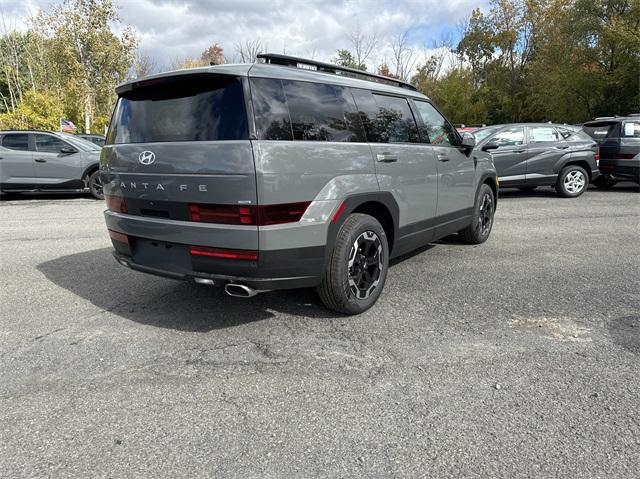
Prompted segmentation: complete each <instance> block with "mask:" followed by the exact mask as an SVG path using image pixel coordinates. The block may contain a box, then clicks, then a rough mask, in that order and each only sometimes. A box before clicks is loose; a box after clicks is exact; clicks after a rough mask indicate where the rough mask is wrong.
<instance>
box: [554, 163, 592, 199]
mask: <svg viewBox="0 0 640 479" xmlns="http://www.w3.org/2000/svg"><path fill="white" fill-rule="evenodd" d="M588 187H589V175H588V174H587V172H586V171H585V169H584V168H582V167H581V166H578V165H569V166H565V167H564V168H563V169H562V170H561V171H560V174H559V175H558V180H557V181H556V191H557V192H558V194H559V195H560V196H562V197H563V198H577V197H578V196H580V195H581V194H582V193H584V192H585V191H587V188H588Z"/></svg>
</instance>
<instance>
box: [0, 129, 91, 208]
mask: <svg viewBox="0 0 640 479" xmlns="http://www.w3.org/2000/svg"><path fill="white" fill-rule="evenodd" d="M99 161H100V147H98V146H97V145H95V144H93V143H91V142H89V141H86V140H83V139H82V138H78V137H77V136H75V135H69V134H67V133H56V132H52V131H36V130H33V131H31V130H30V131H17V130H13V131H0V190H1V191H2V192H3V193H14V192H27V191H52V190H55V191H79V190H85V189H88V190H89V191H90V192H91V194H92V195H93V196H94V197H95V198H98V199H102V198H103V196H102V180H101V177H100V173H99Z"/></svg>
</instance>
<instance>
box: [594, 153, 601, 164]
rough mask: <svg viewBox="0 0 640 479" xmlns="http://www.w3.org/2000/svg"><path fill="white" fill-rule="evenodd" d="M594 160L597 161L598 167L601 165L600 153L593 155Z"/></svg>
mask: <svg viewBox="0 0 640 479" xmlns="http://www.w3.org/2000/svg"><path fill="white" fill-rule="evenodd" d="M593 159H594V160H596V165H597V164H599V163H600V153H596V154H595V155H593Z"/></svg>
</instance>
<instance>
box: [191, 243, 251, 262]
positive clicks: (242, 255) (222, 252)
mask: <svg viewBox="0 0 640 479" xmlns="http://www.w3.org/2000/svg"><path fill="white" fill-rule="evenodd" d="M189 253H191V255H192V256H206V257H209V258H218V259H237V260H242V261H258V252H257V251H252V250H245V249H221V248H208V247H206V246H189Z"/></svg>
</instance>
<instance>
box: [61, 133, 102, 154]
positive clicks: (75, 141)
mask: <svg viewBox="0 0 640 479" xmlns="http://www.w3.org/2000/svg"><path fill="white" fill-rule="evenodd" d="M58 135H59V136H60V138H63V139H64V140H66V141H68V142H69V143H71V144H72V145H73V146H75V147H76V148H78V149H80V150H82V151H100V147H99V146H98V145H96V144H94V143H91V142H90V141H88V140H85V139H84V138H80V137H79V136H75V135H69V134H68V133H58Z"/></svg>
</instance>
